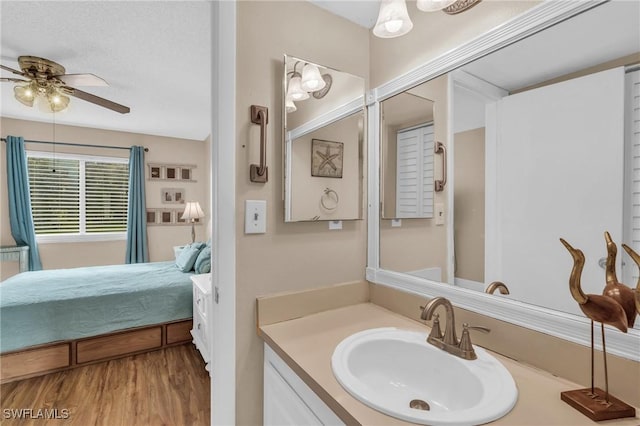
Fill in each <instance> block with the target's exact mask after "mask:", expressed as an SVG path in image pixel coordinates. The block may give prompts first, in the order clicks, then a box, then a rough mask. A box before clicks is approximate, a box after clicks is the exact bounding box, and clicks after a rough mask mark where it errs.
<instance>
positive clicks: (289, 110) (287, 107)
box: [284, 95, 298, 113]
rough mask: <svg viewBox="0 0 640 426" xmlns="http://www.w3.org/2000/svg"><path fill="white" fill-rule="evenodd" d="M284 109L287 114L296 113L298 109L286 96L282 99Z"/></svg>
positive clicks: (289, 97)
mask: <svg viewBox="0 0 640 426" xmlns="http://www.w3.org/2000/svg"><path fill="white" fill-rule="evenodd" d="M284 109H285V111H287V113H292V112H296V110H297V109H298V107H296V104H294V103H293V99H291V96H288V95H287V96H286V97H285V98H284Z"/></svg>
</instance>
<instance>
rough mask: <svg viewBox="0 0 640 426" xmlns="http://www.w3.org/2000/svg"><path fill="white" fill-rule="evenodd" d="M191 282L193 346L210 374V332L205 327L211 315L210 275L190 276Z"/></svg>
mask: <svg viewBox="0 0 640 426" xmlns="http://www.w3.org/2000/svg"><path fill="white" fill-rule="evenodd" d="M191 281H192V282H193V329H192V330H191V336H193V344H194V345H196V348H197V349H198V350H199V351H200V354H201V355H202V359H204V362H205V363H206V367H205V368H206V369H207V371H208V372H209V374H211V368H210V364H209V362H210V361H211V354H210V352H209V351H210V345H211V330H209V328H208V327H207V321H208V318H209V315H211V308H212V306H211V302H212V298H211V274H198V275H192V276H191Z"/></svg>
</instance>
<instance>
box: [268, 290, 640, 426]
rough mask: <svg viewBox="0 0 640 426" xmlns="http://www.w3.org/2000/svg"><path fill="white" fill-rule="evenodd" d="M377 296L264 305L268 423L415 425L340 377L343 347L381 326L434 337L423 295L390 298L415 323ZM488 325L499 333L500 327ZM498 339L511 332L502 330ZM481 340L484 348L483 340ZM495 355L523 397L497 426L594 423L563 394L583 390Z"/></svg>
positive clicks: (304, 296) (332, 294) (305, 295)
mask: <svg viewBox="0 0 640 426" xmlns="http://www.w3.org/2000/svg"><path fill="white" fill-rule="evenodd" d="M374 287H375V286H374ZM391 291H395V290H391ZM373 293H375V290H374V292H373ZM373 293H371V292H370V285H369V284H368V283H350V284H345V285H339V286H331V287H327V288H322V289H318V290H310V291H306V292H301V293H288V294H283V295H275V296H270V297H265V298H260V299H258V303H257V309H258V334H259V335H260V336H261V337H262V338H263V339H264V341H265V345H264V346H265V358H264V367H265V372H264V424H279V425H282V424H363V425H370V424H385V425H394V424H411V423H407V422H404V421H402V420H399V419H397V418H394V417H390V416H387V415H386V414H383V413H381V412H379V411H376V410H374V409H372V408H370V407H368V406H367V405H365V404H363V403H361V402H360V401H358V400H357V399H356V398H354V397H352V396H351V395H350V394H349V393H348V392H347V391H346V390H345V389H344V388H343V387H342V386H341V385H340V383H339V382H338V381H337V380H336V378H335V376H334V374H333V371H332V366H331V358H332V354H333V352H334V350H335V348H336V346H337V345H338V344H339V343H340V342H341V341H343V340H344V339H345V338H347V337H349V336H351V335H353V334H355V333H358V332H360V331H363V330H368V329H373V328H380V327H396V328H399V329H403V330H413V331H420V332H423V333H427V332H428V331H429V327H428V326H426V325H425V324H424V323H422V322H420V321H417V320H416V318H417V317H419V314H420V312H421V310H420V309H419V305H420V300H421V298H420V297H419V296H414V295H408V294H405V295H399V294H398V298H396V300H395V301H393V300H390V299H393V297H391V298H390V297H389V294H388V293H386V295H385V298H386V299H387V301H388V302H389V304H388V305H387V308H391V307H393V305H394V304H397V305H400V304H405V305H406V301H407V300H411V303H412V304H415V306H406V308H407V309H408V310H409V311H410V312H413V311H415V316H414V315H411V316H412V317H413V318H410V317H408V316H405V315H402V314H400V313H397V312H393V311H392V310H390V309H387V308H385V307H382V306H380V305H378V304H376V303H372V301H374V302H378V303H379V301H378V300H377V296H376V295H375V294H373ZM414 298H415V302H417V303H414ZM422 302H424V299H422ZM410 308H415V309H410ZM394 310H395V309H394ZM398 311H401V310H400V309H398ZM460 313H462V311H457V313H456V315H459V314H460ZM461 318H462V319H459V320H458V325H460V324H461V322H462V321H467V320H468V319H467V318H466V317H465V316H464V314H463V315H462V317H461ZM486 325H490V326H491V327H492V328H496V327H495V325H494V324H486ZM494 333H495V334H499V333H503V331H502V330H499V329H494V330H493V331H492V334H494ZM509 337H510V336H508V335H506V334H505V335H504V336H502V338H501V336H500V335H494V336H493V338H494V339H497V340H498V341H500V340H508V341H507V342H503V343H506V344H514V345H516V344H518V342H517V341H512V340H511V339H510V338H509ZM473 338H474V340H476V339H477V340H478V341H483V342H484V340H482V339H480V338H479V335H474V336H473ZM534 345H535V343H533V342H532V346H534ZM477 346H479V345H476V347H477ZM487 346H488V345H487ZM487 349H488V348H487ZM490 353H491V355H493V356H494V357H495V358H496V359H498V360H499V361H500V362H501V363H502V364H503V365H504V366H505V367H506V368H507V370H508V371H509V372H510V374H511V375H512V377H513V379H514V380H515V382H516V386H517V388H518V394H519V397H518V400H517V402H516V405H515V406H514V408H513V409H512V410H511V411H510V412H509V413H508V414H506V415H505V416H504V417H502V418H500V419H498V420H496V421H495V422H492V424H496V425H500V424H503V425H514V424H517V425H540V424H545V425H558V426H560V425H562V426H570V425H576V426H578V425H585V424H591V420H589V419H588V418H587V417H584V416H583V415H582V414H580V413H579V412H577V411H576V410H574V409H573V408H571V407H570V406H568V405H567V404H565V403H564V402H562V401H561V400H560V392H562V391H565V390H570V389H577V388H581V387H584V386H583V385H580V384H577V383H574V382H571V381H569V380H566V379H563V378H561V377H558V376H555V375H553V374H551V373H550V372H547V371H544V370H541V369H539V368H536V367H534V366H531V365H527V364H525V363H523V362H518V361H516V360H514V359H511V358H508V357H506V356H502V355H500V354H498V353H496V352H490ZM580 356H582V354H581V355H580ZM634 373H637V372H631V371H630V372H629V374H630V376H628V377H627V379H628V380H634V378H633V377H631V376H632V375H633V374H634ZM634 377H635V376H634ZM596 384H598V383H596ZM629 402H630V403H633V401H629ZM639 420H640V418H638V417H636V418H628V419H621V420H617V421H612V422H610V424H615V425H621V426H622V425H624V426H627V425H629V426H631V425H637V424H638V421H639ZM594 424H595V423H594Z"/></svg>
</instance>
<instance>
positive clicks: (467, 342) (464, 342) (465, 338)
mask: <svg viewBox="0 0 640 426" xmlns="http://www.w3.org/2000/svg"><path fill="white" fill-rule="evenodd" d="M469 330H478V331H481V332H483V333H489V332H490V331H491V329H490V328H487V327H482V326H473V325H469V324H467V323H464V324H462V336H461V337H460V345H459V346H458V347H459V348H460V350H462V351H464V352H467V353H468V354H469V356H468V358H467V359H476V354H475V351H474V350H473V345H472V344H471V337H470V336H469Z"/></svg>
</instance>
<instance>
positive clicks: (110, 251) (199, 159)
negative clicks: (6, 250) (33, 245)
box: [0, 118, 211, 279]
mask: <svg viewBox="0 0 640 426" xmlns="http://www.w3.org/2000/svg"><path fill="white" fill-rule="evenodd" d="M0 123H1V127H2V129H1V133H2V137H6V136H7V135H14V136H22V137H24V138H25V139H31V140H42V141H51V140H52V126H51V124H50V123H43V122H34V121H25V120H16V119H10V118H2V119H1V121H0ZM56 140H57V141H60V142H70V143H85V144H97V145H109V146H125V147H128V146H132V145H143V146H145V147H147V148H149V152H146V153H145V162H160V163H163V162H166V163H179V164H195V165H196V166H197V167H196V168H195V169H194V171H193V176H194V179H195V180H196V181H197V182H195V183H186V182H149V181H147V182H146V195H147V196H146V202H147V208H154V207H157V208H166V207H167V206H169V207H176V208H180V205H173V204H162V203H161V201H160V192H161V189H162V188H167V187H169V188H172V187H176V188H184V189H185V191H186V192H185V193H186V198H187V199H188V200H192V199H193V200H198V201H200V204H201V205H202V208H203V210H204V211H205V214H207V217H205V218H204V219H203V221H202V223H203V224H206V223H207V222H208V219H209V211H210V210H209V207H208V201H207V200H208V194H209V193H210V192H211V190H210V188H211V187H210V184H209V179H208V175H207V174H206V173H207V168H208V167H209V166H208V160H207V158H209V157H206V156H205V151H206V145H207V144H206V143H205V142H203V141H195V140H189V139H175V138H165V137H159V136H151V135H143V134H136V133H126V132H117V131H111V130H99V129H92V128H88V127H75V126H64V125H56ZM25 146H26V149H28V150H36V151H51V150H52V146H51V145H44V144H28V143H27V144H25ZM0 150H1V152H0V157H1V158H0V167H1V169H2V170H1V171H0V188H2V191H1V192H2V197H1V200H0V230H1V235H0V242H1V243H2V245H15V241H14V239H13V237H12V236H11V230H10V225H9V215H8V199H7V182H6V171H5V170H6V145H5V144H4V143H3V144H1V148H0ZM56 152H58V153H63V152H65V153H75V154H85V155H104V156H119V157H127V158H128V156H129V153H128V151H126V150H112V149H97V148H79V147H69V146H62V145H58V146H57V147H56ZM147 231H148V240H149V257H150V260H151V261H153V262H155V261H162V260H171V259H173V258H174V257H173V256H174V255H173V249H172V247H173V246H174V245H182V244H186V243H188V242H190V239H191V231H190V229H189V227H188V226H186V225H181V226H149V227H148V228H147ZM196 239H198V240H204V239H206V237H205V226H203V225H199V226H196ZM39 251H40V258H41V260H42V266H43V268H44V269H57V268H73V267H79V266H89V265H109V264H119V263H124V257H125V253H126V241H123V240H121V241H108V242H86V243H42V244H39ZM16 272H17V266H16V265H15V262H3V263H2V271H1V273H0V277H1V278H2V279H6V278H8V277H9V276H11V275H13V274H15V273H16Z"/></svg>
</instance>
